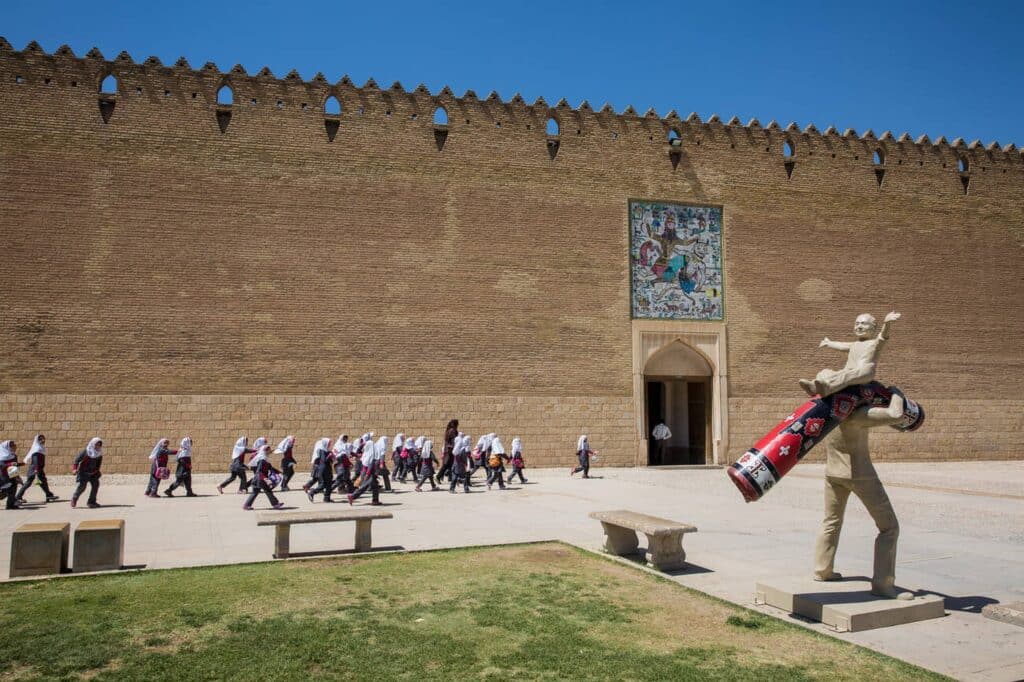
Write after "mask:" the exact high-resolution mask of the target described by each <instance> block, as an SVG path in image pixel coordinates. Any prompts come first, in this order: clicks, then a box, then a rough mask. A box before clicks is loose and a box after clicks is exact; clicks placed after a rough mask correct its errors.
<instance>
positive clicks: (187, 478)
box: [167, 469, 195, 497]
mask: <svg viewBox="0 0 1024 682" xmlns="http://www.w3.org/2000/svg"><path fill="white" fill-rule="evenodd" d="M182 486H184V487H185V494H186V495H188V496H190V497H191V496H192V495H195V493H194V492H192V472H191V471H189V470H188V469H184V470H182V471H176V472H175V473H174V483H172V484H171V485H169V486H168V487H167V492H169V493H171V492H174V491H175V490H177V489H178V488H180V487H182Z"/></svg>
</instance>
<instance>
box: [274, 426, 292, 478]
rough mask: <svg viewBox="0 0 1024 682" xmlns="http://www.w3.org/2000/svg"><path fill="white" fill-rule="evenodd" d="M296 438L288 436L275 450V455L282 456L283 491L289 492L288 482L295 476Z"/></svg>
mask: <svg viewBox="0 0 1024 682" xmlns="http://www.w3.org/2000/svg"><path fill="white" fill-rule="evenodd" d="M294 449H295V436H288V437H287V438H285V439H284V440H282V441H281V442H280V443H278V444H277V448H275V449H274V453H275V454H279V455H281V491H282V492H284V491H286V490H288V481H290V480H292V476H294V475H295V455H294V453H293V452H292V451H293V450H294Z"/></svg>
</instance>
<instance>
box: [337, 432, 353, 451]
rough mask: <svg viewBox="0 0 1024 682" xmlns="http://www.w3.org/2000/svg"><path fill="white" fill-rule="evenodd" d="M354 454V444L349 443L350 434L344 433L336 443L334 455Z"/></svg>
mask: <svg viewBox="0 0 1024 682" xmlns="http://www.w3.org/2000/svg"><path fill="white" fill-rule="evenodd" d="M350 452H352V443H350V442H348V434H347V433H343V434H341V435H340V436H338V440H336V441H334V454H336V455H347V454H348V453H350Z"/></svg>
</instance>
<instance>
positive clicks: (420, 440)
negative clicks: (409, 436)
mask: <svg viewBox="0 0 1024 682" xmlns="http://www.w3.org/2000/svg"><path fill="white" fill-rule="evenodd" d="M426 440H427V437H426V436H420V437H419V438H417V439H416V449H417V450H422V449H423V443H425V442H426Z"/></svg>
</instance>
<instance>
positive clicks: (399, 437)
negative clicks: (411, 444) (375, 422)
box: [391, 432, 405, 450]
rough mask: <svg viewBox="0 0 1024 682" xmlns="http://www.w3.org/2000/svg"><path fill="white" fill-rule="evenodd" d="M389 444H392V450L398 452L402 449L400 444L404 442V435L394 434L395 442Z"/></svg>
mask: <svg viewBox="0 0 1024 682" xmlns="http://www.w3.org/2000/svg"><path fill="white" fill-rule="evenodd" d="M391 442H392V443H394V449H395V450H398V449H399V448H400V447H402V443H404V442H405V434H404V433H401V432H399V433H396V434H395V440H393V441H391Z"/></svg>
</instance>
